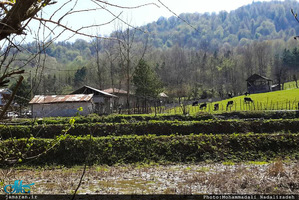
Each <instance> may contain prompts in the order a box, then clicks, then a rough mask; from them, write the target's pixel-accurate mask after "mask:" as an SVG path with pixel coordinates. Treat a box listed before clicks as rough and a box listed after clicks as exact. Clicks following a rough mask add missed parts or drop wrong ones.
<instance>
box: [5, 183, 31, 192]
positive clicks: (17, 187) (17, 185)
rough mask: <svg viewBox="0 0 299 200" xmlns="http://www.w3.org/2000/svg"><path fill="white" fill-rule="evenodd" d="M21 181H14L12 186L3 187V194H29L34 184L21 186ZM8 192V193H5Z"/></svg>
mask: <svg viewBox="0 0 299 200" xmlns="http://www.w3.org/2000/svg"><path fill="white" fill-rule="evenodd" d="M22 182H23V181H22V180H21V181H19V180H16V181H15V182H14V184H11V185H6V186H4V192H6V193H7V194H13V193H17V194H18V193H24V194H26V193H30V189H31V188H30V186H32V185H34V183H31V184H28V185H23V183H22ZM7 190H8V191H7Z"/></svg>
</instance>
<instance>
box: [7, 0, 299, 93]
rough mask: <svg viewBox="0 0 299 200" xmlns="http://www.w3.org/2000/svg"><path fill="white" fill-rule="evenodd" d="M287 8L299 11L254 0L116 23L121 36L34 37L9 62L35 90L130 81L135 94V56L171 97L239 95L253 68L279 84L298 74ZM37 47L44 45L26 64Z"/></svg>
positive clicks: (294, 27)
mask: <svg viewBox="0 0 299 200" xmlns="http://www.w3.org/2000/svg"><path fill="white" fill-rule="evenodd" d="M291 9H293V10H294V11H295V12H296V11H297V12H299V3H298V2H297V1H292V0H287V1H284V2H281V1H279V2H277V1H272V2H253V3H252V4H250V5H247V6H243V7H240V8H238V9H236V10H234V11H231V12H226V11H221V12H219V13H203V14H201V13H193V14H191V13H184V14H180V15H179V18H178V17H175V16H173V17H170V18H168V19H167V18H164V17H160V18H159V19H158V20H157V21H156V22H152V23H149V24H147V25H146V26H142V27H138V28H137V29H128V28H127V27H119V28H118V29H116V30H115V31H114V32H113V33H111V37H113V38H118V39H120V40H122V41H120V40H100V39H91V40H89V41H85V40H82V39H80V40H77V41H75V42H73V43H71V42H67V41H63V42H57V43H47V41H42V42H41V41H36V42H32V43H29V44H27V45H24V46H23V49H21V50H19V49H14V50H13V53H12V54H13V56H12V57H14V61H13V62H12V63H13V65H14V66H15V67H16V68H25V70H26V78H27V80H26V81H27V83H32V86H33V93H34V94H67V93H69V92H71V91H72V90H74V89H76V88H78V87H80V86H82V85H90V86H93V87H96V88H99V89H106V88H110V87H115V88H121V89H125V90H127V89H129V88H128V84H129V85H130V90H133V91H135V90H136V88H137V87H138V86H137V85H135V86H134V83H133V80H132V79H133V76H134V70H135V68H136V67H137V66H138V63H139V61H140V60H143V61H145V62H146V65H149V66H150V67H151V69H152V70H153V71H154V72H155V73H156V75H157V77H158V78H159V79H160V81H161V83H162V87H163V90H164V91H165V92H166V93H167V94H168V95H169V96H172V97H189V98H192V99H193V98H205V97H208V96H209V97H211V96H221V97H224V96H225V95H226V94H227V93H233V94H234V95H238V94H241V93H244V92H245V91H246V81H245V80H246V79H247V78H248V77H249V76H250V75H252V74H254V73H257V74H260V75H264V76H267V77H269V78H271V79H272V80H273V84H280V85H281V87H283V84H284V82H286V81H291V80H292V81H293V80H295V81H297V78H298V75H299V74H298V72H299V49H298V48H297V46H298V41H297V40H295V39H294V36H296V34H298V33H299V24H298V23H297V21H296V20H295V19H294V16H293V15H292V13H291V12H290V10H291ZM182 19H183V20H182ZM184 20H185V21H186V22H187V23H186V22H185V21H184ZM41 46H43V47H44V46H47V48H46V49H45V50H44V51H42V53H41V54H40V55H39V57H38V58H36V57H35V58H34V59H30V60H29V61H28V58H31V57H32V55H34V54H35V53H37V52H38V51H39V49H40V48H38V47H41ZM30 56H31V57H30ZM159 85H161V84H159ZM27 86H28V87H29V86H30V84H27ZM28 95H29V94H28Z"/></svg>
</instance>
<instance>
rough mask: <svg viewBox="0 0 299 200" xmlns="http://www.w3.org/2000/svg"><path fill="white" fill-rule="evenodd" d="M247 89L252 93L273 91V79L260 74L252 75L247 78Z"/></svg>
mask: <svg viewBox="0 0 299 200" xmlns="http://www.w3.org/2000/svg"><path fill="white" fill-rule="evenodd" d="M246 81H247V90H248V92H249V93H250V94H253V93H263V92H271V91H272V88H271V85H272V84H271V82H272V80H271V79H269V78H267V77H265V76H261V75H258V74H253V75H251V76H250V77H249V78H248V79H247V80H246Z"/></svg>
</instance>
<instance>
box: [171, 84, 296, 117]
mask: <svg viewBox="0 0 299 200" xmlns="http://www.w3.org/2000/svg"><path fill="white" fill-rule="evenodd" d="M244 97H245V95H242V96H237V97H234V98H231V99H226V100H222V101H219V102H213V103H208V106H207V108H206V109H204V110H200V109H199V106H192V105H188V106H186V110H187V112H188V113H189V114H191V115H192V114H196V113H198V112H212V113H219V112H223V111H254V110H297V109H298V102H299V89H297V88H295V89H288V90H281V91H274V92H267V93H259V94H251V95H249V96H247V97H250V98H251V99H252V100H253V101H254V103H245V102H244ZM228 101H234V104H233V105H232V106H231V107H229V108H228V109H226V105H227V102H228ZM216 103H218V104H219V111H213V108H214V104H216ZM168 113H170V114H182V113H183V111H182V108H181V107H176V108H173V109H170V110H168Z"/></svg>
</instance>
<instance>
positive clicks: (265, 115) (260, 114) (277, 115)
mask: <svg viewBox="0 0 299 200" xmlns="http://www.w3.org/2000/svg"><path fill="white" fill-rule="evenodd" d="M217 118H219V119H222V118H225V119H252V118H261V119H294V118H299V111H242V112H224V113H221V114H210V113H206V112H200V113H198V114H197V115H192V116H191V115H188V116H185V115H179V114H178V115H164V114H160V115H157V116H154V115H147V114H146V115H109V116H98V115H95V114H92V115H89V116H88V117H83V116H81V117H78V118H77V119H76V123H80V124H81V123H97V122H101V123H123V122H139V121H149V120H160V121H163V120H170V121H173V120H178V121H201V120H208V119H217ZM69 120H70V118H68V117H56V118H54V117H47V118H41V119H17V120H16V121H13V122H11V121H9V122H7V123H22V124H23V125H34V124H68V123H69Z"/></svg>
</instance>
